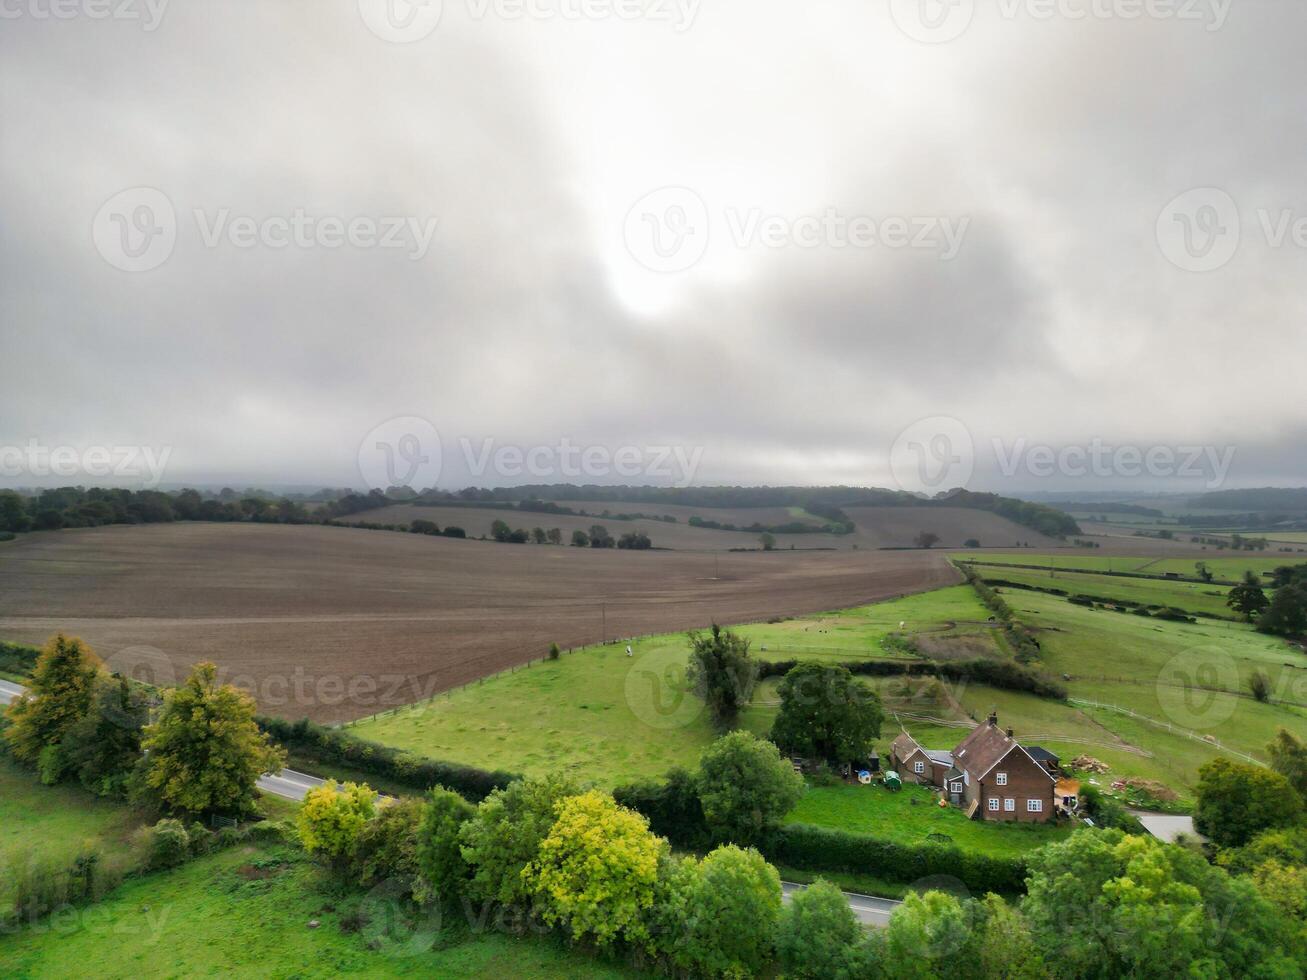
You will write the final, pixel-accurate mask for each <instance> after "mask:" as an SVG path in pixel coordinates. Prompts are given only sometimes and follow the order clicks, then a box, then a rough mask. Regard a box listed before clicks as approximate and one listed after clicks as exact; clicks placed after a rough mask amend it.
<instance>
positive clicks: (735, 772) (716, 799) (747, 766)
mask: <svg viewBox="0 0 1307 980" xmlns="http://www.w3.org/2000/svg"><path fill="white" fill-rule="evenodd" d="M696 783H697V786H698V789H699V802H700V803H701V804H702V805H703V814H704V819H705V822H706V823H707V825H708V829H709V830H710V831H711V832H712V835H713V837H714V838H715V839H716V840H719V841H733V842H735V843H739V844H752V843H756V842H757V841H758V840H759V839H760V838H761V837H762V836H763V835H764V834H766V833H767V831H769V830H770V829H771V828H772V827H775V826H776V825H777V824H779V823H780V821H781V819H782V818H783V817H784V816H785V814H787V813H789V811H790V810H791V809H793V808H794V804H796V803H797V802H799V797H800V796H801V795H803V779H802V777H800V776H799V774H798V773H796V772H795V771H794V768H793V766H791V765H790V763H789V761H788V760H786V759H782V758H781V754H780V752H779V751H778V750H777V748H776V746H775V745H773V744H772V743H771V742H768V741H765V740H764V739H760V738H758V737H757V736H756V735H753V734H752V733H750V732H746V731H737V732H731V733H730V734H729V735H724V736H723V737H721V738H719V739H717V741H715V742H714V743H713V744H712V745H710V746H709V747H708V749H707V751H705V752H704V754H703V757H702V758H701V759H700V761H699V777H698V779H697V781H696Z"/></svg>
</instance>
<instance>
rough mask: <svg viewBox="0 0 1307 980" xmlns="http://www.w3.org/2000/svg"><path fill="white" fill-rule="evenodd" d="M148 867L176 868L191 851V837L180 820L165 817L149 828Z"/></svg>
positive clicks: (152, 868)
mask: <svg viewBox="0 0 1307 980" xmlns="http://www.w3.org/2000/svg"><path fill="white" fill-rule="evenodd" d="M147 844H148V852H147V854H146V859H145V863H146V867H148V868H150V869H151V870H154V869H157V868H175V867H177V866H178V865H179V864H183V863H184V862H185V861H186V859H187V858H188V857H190V853H191V838H190V835H189V834H188V833H187V832H186V828H185V827H184V826H182V822H181V821H180V820H173V819H168V818H165V819H163V820H160V821H159V822H158V823H156V824H155V825H154V826H153V827H151V828H150V830H149V839H148V842H147Z"/></svg>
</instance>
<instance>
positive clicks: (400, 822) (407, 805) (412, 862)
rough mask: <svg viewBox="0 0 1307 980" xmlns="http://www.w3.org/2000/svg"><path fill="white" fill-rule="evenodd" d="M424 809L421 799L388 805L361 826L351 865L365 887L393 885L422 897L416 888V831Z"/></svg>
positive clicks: (408, 893) (411, 895) (407, 892)
mask: <svg viewBox="0 0 1307 980" xmlns="http://www.w3.org/2000/svg"><path fill="white" fill-rule="evenodd" d="M425 810H426V807H425V804H424V803H423V801H422V800H419V799H404V800H395V801H391V802H388V803H387V804H386V805H385V806H381V807H379V808H378V809H377V813H376V816H375V817H373V818H372V819H371V820H369V821H367V823H365V824H364V825H363V829H362V830H360V831H359V834H358V839H357V841H356V843H355V846H354V853H353V855H352V856H351V863H352V865H353V868H354V870H355V873H356V874H357V875H358V882H359V884H360V885H362V886H363V887H364V888H371V887H373V886H374V885H377V884H380V883H381V882H396V883H398V885H399V887H400V888H401V889H402V892H403V894H405V895H406V896H408V897H417V896H418V895H419V894H422V890H421V889H420V888H419V886H418V876H419V869H418V828H419V826H420V825H421V823H422V818H423V815H424V813H425Z"/></svg>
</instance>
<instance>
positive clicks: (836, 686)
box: [771, 663, 885, 763]
mask: <svg viewBox="0 0 1307 980" xmlns="http://www.w3.org/2000/svg"><path fill="white" fill-rule="evenodd" d="M780 695H781V710H780V712H779V714H777V715H776V720H775V721H774V722H773V723H772V729H771V740H772V741H773V742H775V743H776V744H777V745H778V746H780V747H781V748H783V749H785V750H786V751H789V752H797V753H799V754H800V755H805V756H816V757H817V758H821V759H826V760H829V761H831V762H837V763H843V762H855V761H858V760H862V759H865V758H866V757H867V756H868V755H869V754H870V752H871V749H872V746H873V745H874V744H875V742H876V739H878V738H880V726H881V722H882V721H883V720H884V718H885V713H884V711H883V710H882V708H881V704H880V698H879V697H877V695H876V692H874V691H873V690H871V688H869V687H867V686H866V685H865V684H863V683H861V682H860V681H857V680H855V679H854V677H853V675H852V674H851V673H849V670H848V668H847V667H839V666H834V665H827V664H815V663H807V664H799V665H798V666H797V667H794V668H792V669H791V670H790V671H789V672H788V673H787V674H786V675H785V677H784V679H783V680H782V681H781V684H780Z"/></svg>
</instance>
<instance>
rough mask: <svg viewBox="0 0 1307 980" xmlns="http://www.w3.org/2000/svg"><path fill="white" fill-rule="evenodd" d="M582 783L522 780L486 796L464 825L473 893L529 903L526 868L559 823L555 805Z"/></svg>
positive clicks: (553, 777) (557, 779)
mask: <svg viewBox="0 0 1307 980" xmlns="http://www.w3.org/2000/svg"><path fill="white" fill-rule="evenodd" d="M578 791H579V790H578V788H577V786H576V784H575V783H574V782H572V781H571V780H570V779H568V778H567V777H565V776H562V775H560V774H553V775H549V776H545V777H542V778H532V779H521V780H518V781H517V782H515V783H512V784H511V785H509V787H508V788H507V789H501V790H496V791H495V792H493V793H491V794H490V795H489V796H487V797H486V798H485V799H484V800H482V801H481V805H480V806H478V807H477V811H476V814H475V815H474V816H473V817H472V819H470V820H468V821H467V822H466V823H464V824H463V826H462V827H461V828H460V830H459V843H460V844H462V851H463V858H464V859H465V860H466V861H467V863H468V864H469V865H471V867H472V880H471V882H470V883H469V886H468V892H469V894H471V895H473V896H474V897H476V898H479V899H482V900H486V901H493V902H498V903H500V904H502V905H507V906H516V907H520V906H525V905H526V904H528V902H529V900H530V898H531V889H530V888H529V887H528V886H527V884H526V882H525V881H524V879H523V874H522V872H523V871H524V870H525V869H526V866H527V865H528V864H530V863H531V862H532V861H534V860H535V859H536V855H537V853H538V851H539V849H540V842H541V841H542V840H544V839H545V837H546V835H548V833H549V830H550V828H551V827H553V825H554V819H555V806H556V804H557V803H559V802H560V801H561V800H563V799H566V798H567V797H569V796H575V795H577V793H578Z"/></svg>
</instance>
